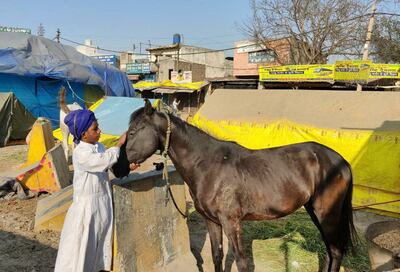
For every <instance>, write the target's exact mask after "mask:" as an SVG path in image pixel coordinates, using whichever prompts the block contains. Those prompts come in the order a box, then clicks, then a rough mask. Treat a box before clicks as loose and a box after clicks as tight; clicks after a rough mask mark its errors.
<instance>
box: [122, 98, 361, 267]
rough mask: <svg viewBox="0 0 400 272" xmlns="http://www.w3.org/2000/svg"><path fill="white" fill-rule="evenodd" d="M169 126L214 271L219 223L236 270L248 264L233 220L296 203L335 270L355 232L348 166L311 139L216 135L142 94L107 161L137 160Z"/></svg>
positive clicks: (172, 152)
mask: <svg viewBox="0 0 400 272" xmlns="http://www.w3.org/2000/svg"><path fill="white" fill-rule="evenodd" d="M168 119H170V121H168ZM169 122H170V124H168V123H169ZM168 127H170V145H169V148H168V155H169V157H170V158H171V160H172V162H173V163H174V165H175V167H176V169H177V171H178V172H179V173H180V175H181V176H182V178H183V179H184V180H185V182H186V183H187V185H188V186H189V189H190V193H191V195H192V198H193V201H194V206H195V208H196V210H197V211H198V212H199V213H200V214H202V215H203V216H204V218H205V220H206V224H207V228H208V232H209V235H210V240H211V247H212V255H213V256H212V257H213V261H214V266H215V271H222V259H223V249H222V230H224V232H225V234H226V236H227V237H228V239H229V241H230V243H231V245H232V248H233V253H234V256H235V260H236V264H237V267H238V270H239V271H247V270H248V264H247V259H246V255H245V250H244V246H243V240H242V232H241V226H240V222H241V221H242V220H270V219H275V218H279V217H283V216H285V215H288V214H290V213H293V212H294V211H296V210H297V209H298V208H300V207H301V206H304V207H305V209H306V210H307V212H308V213H309V214H310V216H311V219H312V221H313V222H314V224H315V225H316V226H317V228H318V230H319V231H320V233H321V236H322V239H323V241H324V242H325V245H326V248H327V258H326V264H325V267H324V271H339V269H340V263H341V261H342V257H343V254H344V253H345V251H346V250H347V249H348V247H350V246H353V242H354V237H355V235H356V233H355V229H354V225H353V215H352V205H351V199H352V188H353V185H352V173H351V168H350V165H349V164H348V162H347V161H346V160H344V159H343V157H341V156H340V155H339V154H338V153H336V152H335V151H333V150H332V149H330V148H328V147H326V146H323V145H321V144H318V143H315V142H307V143H300V144H292V145H288V146H283V147H277V148H269V149H262V150H249V149H246V148H244V147H242V146H240V145H238V144H236V143H234V142H227V141H220V140H217V139H215V138H213V137H211V136H209V135H208V134H206V133H205V132H203V131H201V130H199V129H198V128H196V127H194V126H192V125H190V124H188V123H186V122H184V121H182V120H180V119H179V118H177V117H174V116H172V115H169V118H166V116H165V114H164V113H160V112H158V111H155V110H154V109H153V108H152V106H151V104H150V102H148V101H147V100H146V102H145V107H144V108H141V109H139V110H137V111H135V112H134V113H133V114H132V115H131V120H130V126H129V130H128V132H127V143H126V147H125V148H126V156H127V157H126V156H125V159H124V156H121V160H119V161H118V163H117V164H116V165H115V166H114V173H115V175H116V176H118V177H121V176H124V175H127V174H128V173H129V167H128V162H134V163H141V162H143V161H144V160H146V159H147V158H148V157H150V156H151V155H152V154H153V153H154V152H155V151H156V150H164V147H165V143H166V133H167V129H168ZM123 152H125V150H123Z"/></svg>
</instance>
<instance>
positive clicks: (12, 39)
mask: <svg viewBox="0 0 400 272" xmlns="http://www.w3.org/2000/svg"><path fill="white" fill-rule="evenodd" d="M61 86H64V87H65V88H66V90H67V95H66V101H67V103H71V102H73V101H75V102H77V103H79V104H81V106H87V105H85V104H87V103H85V102H95V101H97V99H98V98H99V97H101V96H103V95H107V96H128V97H129V96H134V89H133V88H132V85H131V83H130V81H129V80H128V78H127V76H126V74H125V73H123V72H121V71H120V70H118V69H116V68H115V67H113V66H111V65H108V64H107V63H105V62H101V61H98V60H95V59H93V58H90V57H88V56H85V55H83V54H81V53H79V52H77V51H76V50H75V48H73V47H71V46H67V45H64V44H61V43H57V42H54V41H52V40H49V39H46V38H43V37H37V36H33V35H27V34H23V33H7V32H4V33H2V32H0V92H13V93H14V94H15V96H16V97H17V98H18V99H19V101H20V102H21V103H22V104H23V105H24V106H25V107H26V108H27V110H28V111H30V112H31V113H32V114H33V115H34V116H35V117H39V116H41V117H46V118H48V119H50V120H51V121H52V124H53V126H54V127H56V126H58V121H59V120H58V118H59V117H58V116H59V107H58V105H57V100H58V99H57V96H58V91H59V89H60V88H61ZM96 88H97V90H100V92H101V93H100V94H99V93H98V91H97V90H96ZM93 92H94V93H93Z"/></svg>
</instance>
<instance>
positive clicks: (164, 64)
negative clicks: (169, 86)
mask: <svg viewBox="0 0 400 272" xmlns="http://www.w3.org/2000/svg"><path fill="white" fill-rule="evenodd" d="M207 51H212V50H210V49H207V48H201V47H194V46H187V45H184V46H182V47H181V49H180V50H179V54H180V55H179V69H180V70H183V71H192V72H193V77H192V78H193V81H203V80H204V79H206V78H218V77H228V76H232V61H226V60H225V54H224V52H210V53H202V52H207ZM176 53H177V51H176V50H165V51H163V53H162V55H163V56H159V57H158V63H159V77H158V81H163V80H166V79H168V75H169V73H168V70H169V69H173V70H174V69H175V62H176V61H175V59H176ZM159 54H160V53H159ZM151 59H152V61H155V60H156V58H155V56H154V55H152V57H151Z"/></svg>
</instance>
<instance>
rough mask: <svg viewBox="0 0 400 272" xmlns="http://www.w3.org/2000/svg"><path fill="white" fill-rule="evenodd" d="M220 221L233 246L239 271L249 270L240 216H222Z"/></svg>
mask: <svg viewBox="0 0 400 272" xmlns="http://www.w3.org/2000/svg"><path fill="white" fill-rule="evenodd" d="M220 221H221V224H222V227H223V229H224V232H225V234H226V236H227V237H228V240H229V242H230V243H231V245H232V248H233V254H234V256H235V261H236V266H237V268H238V271H239V272H247V271H248V270H249V269H248V265H247V258H246V253H245V249H244V244H243V237H242V227H241V226H240V219H239V217H235V216H222V217H220Z"/></svg>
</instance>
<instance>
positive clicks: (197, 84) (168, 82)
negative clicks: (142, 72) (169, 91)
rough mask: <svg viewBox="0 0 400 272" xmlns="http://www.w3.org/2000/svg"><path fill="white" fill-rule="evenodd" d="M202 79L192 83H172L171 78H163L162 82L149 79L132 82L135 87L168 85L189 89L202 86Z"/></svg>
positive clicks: (197, 88)
mask: <svg viewBox="0 0 400 272" xmlns="http://www.w3.org/2000/svg"><path fill="white" fill-rule="evenodd" d="M203 85H204V81H199V82H192V83H173V82H172V81H171V80H164V81H163V82H161V83H160V82H149V81H140V82H138V83H136V84H133V87H134V88H135V89H145V88H151V87H155V88H158V87H169V88H185V89H190V90H199V89H200V88H201V87H203Z"/></svg>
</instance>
